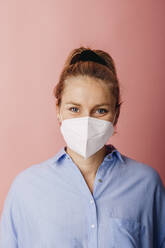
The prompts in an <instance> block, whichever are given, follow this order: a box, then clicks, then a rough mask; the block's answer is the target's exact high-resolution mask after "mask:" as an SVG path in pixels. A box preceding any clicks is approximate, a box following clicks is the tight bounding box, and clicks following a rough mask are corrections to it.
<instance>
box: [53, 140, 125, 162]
mask: <svg viewBox="0 0 165 248" xmlns="http://www.w3.org/2000/svg"><path fill="white" fill-rule="evenodd" d="M105 146H106V148H107V150H108V152H107V155H106V156H105V157H104V159H105V160H106V161H107V160H110V159H112V156H114V155H115V154H116V156H117V158H118V159H119V160H120V161H121V162H122V163H124V159H123V157H122V154H121V153H120V152H119V151H118V150H117V148H116V147H115V146H113V145H112V144H106V145H105ZM65 149H66V146H64V147H62V148H61V149H60V150H59V152H58V153H57V154H56V155H55V157H54V162H57V161H59V160H60V159H62V158H64V157H66V156H67V157H68V156H69V155H68V154H67V152H66V151H65Z"/></svg>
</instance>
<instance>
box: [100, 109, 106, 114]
mask: <svg viewBox="0 0 165 248" xmlns="http://www.w3.org/2000/svg"><path fill="white" fill-rule="evenodd" d="M98 110H103V111H104V112H102V111H101V112H100V113H99V114H104V113H107V112H108V110H107V109H104V108H100V109H98Z"/></svg>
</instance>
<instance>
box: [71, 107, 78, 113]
mask: <svg viewBox="0 0 165 248" xmlns="http://www.w3.org/2000/svg"><path fill="white" fill-rule="evenodd" d="M71 109H78V108H76V107H71V108H69V110H71ZM71 111H72V110H71ZM72 112H77V111H72Z"/></svg>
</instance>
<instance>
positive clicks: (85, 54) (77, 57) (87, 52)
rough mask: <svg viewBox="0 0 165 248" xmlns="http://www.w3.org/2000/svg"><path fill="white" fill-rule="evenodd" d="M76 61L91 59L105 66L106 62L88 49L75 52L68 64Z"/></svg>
mask: <svg viewBox="0 0 165 248" xmlns="http://www.w3.org/2000/svg"><path fill="white" fill-rule="evenodd" d="M78 61H93V62H96V63H99V64H102V65H105V66H107V63H106V62H105V60H104V59H103V58H101V57H100V56H99V55H98V54H96V53H95V52H94V51H92V50H90V49H86V50H83V51H82V52H81V53H78V54H76V55H75V56H74V57H73V58H72V59H71V62H70V64H75V63H76V62H78Z"/></svg>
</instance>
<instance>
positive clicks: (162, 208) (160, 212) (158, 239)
mask: <svg viewBox="0 0 165 248" xmlns="http://www.w3.org/2000/svg"><path fill="white" fill-rule="evenodd" d="M156 182H157V184H156V188H155V192H154V193H155V195H154V200H155V201H154V216H153V218H154V228H155V246H154V247H157V248H165V186H164V185H163V182H162V180H161V178H160V175H159V174H158V173H157V180H156Z"/></svg>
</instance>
